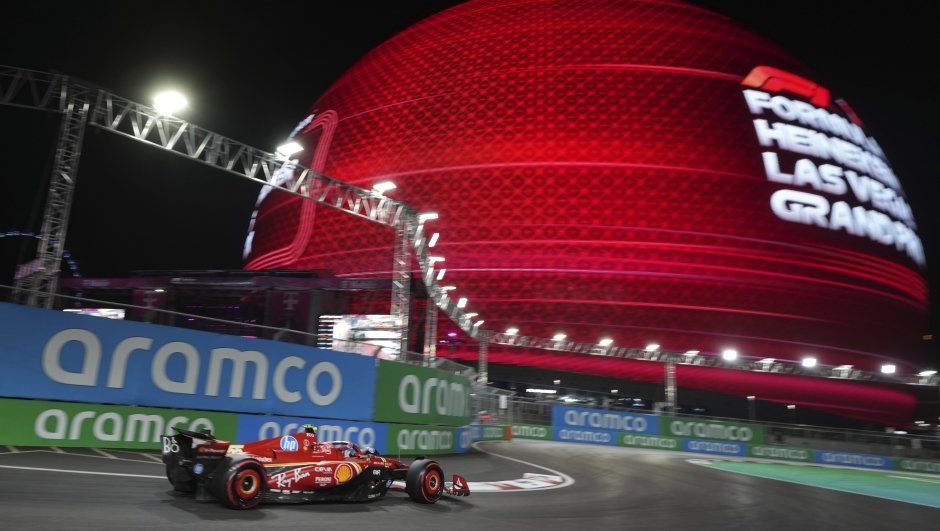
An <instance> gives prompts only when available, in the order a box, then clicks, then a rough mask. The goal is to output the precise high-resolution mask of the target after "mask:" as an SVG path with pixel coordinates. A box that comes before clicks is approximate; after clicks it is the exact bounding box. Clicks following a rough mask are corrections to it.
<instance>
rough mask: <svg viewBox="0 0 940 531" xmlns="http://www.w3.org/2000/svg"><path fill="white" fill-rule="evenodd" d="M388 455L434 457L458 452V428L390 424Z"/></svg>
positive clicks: (387, 445)
mask: <svg viewBox="0 0 940 531" xmlns="http://www.w3.org/2000/svg"><path fill="white" fill-rule="evenodd" d="M385 448H386V454H385V455H387V456H389V457H393V456H395V455H399V454H400V455H425V454H427V455H434V454H453V453H456V452H457V428H451V427H448V426H408V425H403V424H389V426H388V442H387V444H386V447H385Z"/></svg>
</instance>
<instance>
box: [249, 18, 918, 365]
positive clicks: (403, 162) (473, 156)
mask: <svg viewBox="0 0 940 531" xmlns="http://www.w3.org/2000/svg"><path fill="white" fill-rule="evenodd" d="M758 67H764V68H763V69H758ZM755 69H758V70H755ZM749 75H751V76H756V77H752V78H751V81H750V82H748V83H750V84H749V85H748V84H747V83H745V84H743V85H742V82H745V79H746V78H748V76H749ZM816 82H818V80H817V78H816V77H815V75H814V74H813V73H812V72H810V71H808V70H807V69H806V68H805V67H804V66H803V65H801V64H800V63H799V62H797V61H796V60H795V59H793V58H792V57H790V56H789V55H788V54H787V53H785V52H784V51H782V50H781V49H780V48H778V47H777V46H775V45H773V44H771V43H770V42H768V41H766V40H764V39H763V38H761V37H759V36H757V35H755V34H754V33H752V32H750V31H748V30H746V29H744V28H742V27H741V26H739V25H738V24H737V23H735V22H733V21H732V20H729V19H727V18H725V17H723V16H720V15H717V14H715V13H712V12H709V11H706V10H703V9H700V8H697V7H693V6H690V5H686V4H682V3H678V2H675V1H652V0H624V1H608V0H582V1H578V2H572V1H567V0H547V1H539V2H532V1H530V0H525V1H523V0H478V1H472V2H468V3H466V4H463V5H460V6H457V7H455V8H452V9H448V10H446V11H444V12H441V13H439V14H437V15H434V16H432V17H430V18H428V19H427V20H424V21H423V22H420V23H418V24H416V25H414V26H412V27H410V28H408V29H407V30H405V31H403V32H401V33H400V34H398V35H397V36H395V37H393V38H392V39H390V40H389V41H387V42H386V43H384V44H382V45H381V46H379V47H378V48H376V49H375V50H373V51H372V52H370V53H369V54H368V55H366V56H365V57H363V58H362V60H360V61H359V62H358V63H357V64H356V65H355V66H353V67H352V68H351V69H350V70H349V71H348V72H347V73H346V74H344V75H343V76H342V77H341V78H340V79H339V80H338V81H336V83H335V84H334V85H333V86H332V87H330V88H329V90H327V91H326V93H325V94H323V95H322V96H321V97H320V98H319V99H318V100H317V101H316V103H315V104H314V106H313V107H312V109H311V111H310V114H311V115H313V119H312V120H311V121H305V123H303V125H302V127H301V128H299V130H298V131H297V134H296V137H295V140H297V141H298V142H300V143H301V144H302V145H304V147H305V151H304V152H303V153H304V156H303V157H302V158H301V162H302V163H305V164H308V165H310V166H311V167H313V168H314V169H317V170H320V171H322V172H323V173H325V174H327V175H330V176H332V177H335V178H338V179H341V180H344V181H347V182H350V183H353V184H356V185H358V186H361V187H364V188H370V187H372V186H373V185H374V184H375V183H377V182H382V181H391V182H393V183H394V184H395V185H396V186H397V188H395V189H394V190H392V191H390V192H388V193H387V195H388V196H389V197H392V198H395V199H401V200H403V201H405V202H406V203H408V204H410V205H412V206H414V207H416V208H418V209H419V210H420V211H422V212H436V213H438V214H439V216H440V217H439V219H437V220H435V221H431V222H428V224H427V228H428V232H429V233H435V232H437V233H439V234H440V239H439V241H438V242H437V245H436V246H435V247H434V249H433V254H435V255H439V256H442V257H444V258H445V261H444V262H442V263H438V264H437V266H438V267H437V269H438V271H440V270H441V269H446V273H445V276H444V278H443V280H442V284H444V285H454V286H456V287H457V289H456V290H455V291H453V292H451V295H452V296H454V297H466V298H467V299H468V300H469V303H468V305H467V308H466V309H467V310H468V311H471V312H476V313H478V314H479V317H477V318H476V319H484V320H485V321H486V323H485V324H484V325H483V328H485V329H491V330H496V331H503V330H505V329H507V328H517V329H519V331H520V333H521V334H525V335H532V336H542V337H552V336H554V335H556V334H565V335H566V336H567V338H568V339H570V340H576V341H587V342H598V341H599V340H601V339H604V338H609V339H612V340H613V343H614V344H615V345H621V346H635V347H644V346H646V345H649V344H657V345H660V348H662V349H664V350H672V351H687V350H697V351H701V352H703V353H707V352H712V353H718V352H722V351H724V350H725V349H734V350H736V351H737V352H738V353H739V354H740V355H741V356H753V357H760V358H777V359H790V360H799V359H801V358H803V357H807V356H812V357H816V358H818V360H819V363H820V364H826V365H842V364H851V365H854V366H856V367H861V368H869V369H871V368H876V367H877V366H879V365H881V363H882V362H883V361H885V360H891V361H899V362H901V367H900V368H899V370H901V369H903V368H905V367H906V368H912V367H913V365H906V366H905V362H909V363H913V362H914V361H915V360H917V359H919V357H920V355H921V334H922V328H923V325H924V321H925V312H926V307H927V292H926V284H925V282H924V279H923V277H922V275H921V273H920V267H921V266H922V260H921V259H920V257H918V256H917V253H916V246H917V243H916V242H913V240H910V236H911V234H915V235H916V233H915V232H911V233H910V234H907V233H904V236H903V237H904V238H907V240H906V241H904V242H902V241H901V239H902V236H901V234H902V232H903V230H905V229H903V227H900V225H898V223H902V222H906V223H907V225H906V226H908V227H909V228H910V227H913V224H912V220H902V219H901V218H902V217H904V216H901V215H898V211H897V209H895V210H892V212H891V213H887V214H885V215H889V214H890V216H889V217H890V219H889V220H888V221H885V219H884V218H882V217H877V216H879V215H874V216H876V217H875V218H871V217H868V218H864V219H863V220H862V221H858V222H857V223H861V225H858V224H856V225H851V226H846V223H852V221H851V220H849V221H846V219H847V218H845V212H847V211H848V212H850V216H851V215H856V214H853V213H854V212H855V211H854V210H851V209H854V208H855V207H861V208H862V211H861V214H857V215H862V216H863V217H864V216H865V215H868V216H873V214H865V213H866V212H867V211H882V212H883V213H885V212H887V209H886V207H884V205H882V208H881V209H880V210H879V208H876V207H875V206H873V203H872V198H869V199H868V200H867V201H866V200H864V199H865V197H864V191H863V192H856V191H855V188H854V187H853V186H851V184H852V183H850V182H849V181H848V179H847V177H846V176H847V175H848V174H847V171H848V170H850V169H851V168H854V167H855V166H853V165H852V164H854V162H853V163H847V162H846V161H847V160H848V159H847V158H846V157H848V156H849V155H846V153H841V154H839V155H838V156H836V155H833V154H830V155H829V158H827V156H826V155H820V154H819V153H821V152H813V153H815V155H814V154H812V153H810V154H807V153H806V152H803V153H800V148H799V146H798V144H799V139H797V140H793V139H792V138H791V139H790V140H791V144H790V145H789V149H784V148H782V147H781V145H782V144H781V142H782V140H776V141H773V142H776V143H773V142H772V145H770V146H764V145H761V144H760V143H759V137H758V134H757V129H756V128H757V127H758V126H757V125H756V124H755V120H766V121H767V127H772V126H773V125H774V124H775V123H777V124H784V125H791V126H795V127H802V128H803V130H808V131H810V132H811V133H812V134H813V135H816V134H817V133H818V134H824V135H826V136H827V138H830V139H831V138H838V137H839V136H840V135H839V134H838V131H836V129H834V127H835V126H832V125H831V124H830V125H825V124H823V123H822V122H819V123H816V122H812V120H817V119H819V120H826V119H828V120H830V121H838V120H842V122H840V123H841V124H842V126H844V125H845V124H847V123H854V124H857V125H859V126H860V124H861V121H860V120H859V119H858V118H857V117H856V116H855V115H854V113H852V111H851V109H850V108H849V107H848V106H847V105H846V104H844V102H841V101H839V100H837V98H836V97H835V96H836V95H835V94H833V95H832V96H831V97H830V96H829V92H828V90H827V89H832V88H833V87H818V86H816V85H815V83H816ZM745 90H756V91H759V92H761V93H763V94H764V95H766V99H765V100H762V101H763V102H764V105H765V107H764V108H762V109H759V112H755V111H754V110H753V109H751V108H750V107H749V104H748V101H747V100H746V98H745V95H744V94H745V93H744V91H745ZM777 96H780V97H782V98H785V99H786V102H789V103H781V102H783V100H772V101H773V102H774V103H773V105H775V106H784V107H781V108H783V110H782V111H780V110H779V109H776V107H775V108H774V109H772V108H771V99H772V98H775V97H777ZM823 96H825V97H823ZM761 97H763V96H761ZM796 102H799V103H800V105H798V104H797V103H796ZM778 103H779V105H777V104H778ZM787 105H789V107H786V106H787ZM804 105H810V106H814V107H805V106H804ZM775 109H776V110H775ZM793 109H796V110H795V111H794V110H793ZM801 109H802V110H801ZM807 109H809V110H813V112H816V113H817V114H816V115H814V116H816V117H815V118H812V116H810V118H812V119H811V120H810V122H811V123H810V122H806V120H804V117H803V115H802V114H800V116H799V118H797V117H796V114H792V116H791V119H789V120H788V119H787V118H786V116H785V115H786V114H787V113H790V112H791V111H793V113H796V111H800V112H801V113H802V112H803V111H806V112H809V110H807ZM814 109H822V110H824V111H825V112H826V113H828V114H826V115H822V114H819V113H818V112H817V111H815V110H814ZM775 112H780V113H782V114H783V115H784V116H782V117H781V115H777V114H774V113H775ZM830 115H831V116H838V117H840V118H838V119H836V118H827V116H830ZM807 116H809V115H807ZM807 119H809V118H807ZM833 123H835V122H833ZM837 125H838V124H837ZM842 126H840V127H842ZM781 127H783V126H781ZM849 127H852V126H849ZM827 128H828V130H827ZM791 129H792V128H791ZM853 130H854V129H853ZM781 131H783V129H781ZM787 131H789V133H787V134H790V133H792V134H793V135H797V136H799V134H798V133H799V131H797V130H795V129H794V130H792V131H791V130H790V129H788V130H787ZM793 131H797V132H796V133H793ZM851 132H852V131H851V130H848V129H846V130H845V131H842V133H843V134H842V140H844V141H846V142H850V143H851V141H852V139H851V138H849V136H851V135H850V133H851ZM846 133H849V135H848V136H847V135H846ZM781 134H783V133H781ZM813 138H816V139H817V140H818V138H819V137H817V136H814V137H813ZM807 142H809V141H807ZM828 142H838V141H833V140H828ZM855 144H859V142H858V138H855ZM862 144H863V145H862V146H861V148H862V149H868V150H869V151H872V150H876V151H878V150H877V148H875V147H872V145H871V144H865V143H864V142H862ZM827 145H828V144H827ZM839 145H841V144H838V145H836V147H834V148H832V149H833V150H835V149H836V148H838V147H839ZM857 147H858V146H857ZM806 149H809V148H806ZM813 149H816V148H813ZM819 149H822V148H819ZM827 149H828V148H827ZM840 149H841V148H840ZM845 150H850V148H848V147H845ZM804 151H805V150H804ZM766 152H774V153H775V155H774V157H775V158H774V160H775V161H776V163H777V164H778V170H779V172H778V174H784V175H789V176H790V177H791V180H792V179H795V180H794V182H792V183H785V182H782V181H780V180H779V179H777V180H772V179H771V178H770V175H769V174H770V169H768V166H767V165H766V164H765V163H766V157H765V156H764V155H763V154H764V153H766ZM869 154H870V153H869ZM840 157H841V158H840ZM881 157H883V156H881ZM801 158H802V159H806V160H810V161H811V162H812V164H813V168H814V171H816V172H817V177H816V178H815V179H816V180H815V181H814V180H813V178H812V177H811V176H810V177H806V175H803V177H802V178H800V177H799V175H798V174H799V172H797V171H796V170H797V169H798V168H796V166H797V163H798V161H799V160H800V159H801ZM837 159H838V160H837ZM879 160H880V159H879ZM849 162H852V161H849ZM855 162H857V161H855ZM882 163H883V164H885V167H888V166H886V161H882ZM826 164H828V165H829V166H834V167H838V168H839V171H840V172H842V173H840V174H839V175H837V176H836V177H832V179H833V181H832V182H830V181H829V180H826V179H822V180H820V178H819V174H820V173H823V174H825V172H824V171H823V169H822V167H823V166H824V165H826ZM868 164H875V163H874V162H872V161H868ZM850 167H851V168H850ZM888 168H889V171H890V167H888ZM804 170H806V168H804ZM800 171H803V170H800ZM806 171H808V170H806ZM828 171H829V176H830V177H831V176H832V172H833V171H835V170H828ZM873 171H875V170H872V172H873ZM877 171H879V172H880V175H881V177H880V178H879V179H876V178H875V176H874V174H873V175H869V176H865V175H863V172H862V171H860V170H858V169H856V170H855V174H856V176H857V178H856V179H855V181H853V182H854V183H855V184H857V183H858V182H861V181H859V179H861V177H863V176H864V177H866V178H869V179H870V180H872V181H874V180H877V181H878V182H880V183H882V184H881V186H882V188H886V185H885V184H884V183H885V182H887V181H888V180H890V177H886V175H887V174H885V173H884V168H883V167H879V168H878V169H877ZM872 172H869V173H872ZM794 175H797V178H794V177H793V176H794ZM835 180H839V181H840V182H842V183H843V184H842V188H844V190H843V191H842V193H837V192H838V191H839V190H841V189H842V188H839V186H838V185H835V184H832V183H833V182H835ZM865 182H868V181H865ZM876 185H877V183H876ZM876 185H872V186H876ZM887 188H890V186H887ZM780 190H789V192H783V193H782V194H783V195H780V194H777V192H779V191H780ZM793 191H795V192H800V193H803V194H807V195H798V194H797V195H794V194H792V192H793ZM860 193H861V195H862V196H860V195H859V194H860ZM894 193H895V199H897V198H900V199H897V200H898V201H902V202H903V191H901V190H900V188H899V187H896V189H895V190H894ZM787 194H789V195H787ZM872 194H874V192H872ZM808 196H813V197H821V198H823V199H824V200H825V201H826V204H827V206H826V210H827V214H826V215H822V214H820V212H821V210H820V209H821V208H822V207H821V206H820V205H815V204H814V203H813V201H816V200H815V199H808ZM794 198H796V199H794ZM800 198H803V199H800ZM800 201H803V203H801V202H800ZM807 201H808V202H809V203H806V202H807ZM775 202H776V203H775ZM839 202H843V203H845V204H844V205H840V206H836V204H837V203H839ZM895 203H896V204H895V206H897V204H900V203H897V201H896V202H895ZM905 204H906V203H905ZM259 205H260V206H259V210H258V212H257V218H256V220H255V221H254V223H253V233H252V236H251V240H250V252H249V254H248V255H247V261H246V267H247V268H248V269H274V268H287V269H326V270H331V271H332V272H333V273H334V274H336V275H337V276H341V277H342V276H348V277H368V276H379V277H388V276H389V273H390V270H391V264H392V254H391V253H392V247H391V242H392V234H391V231H390V230H389V229H387V228H383V227H380V226H377V225H374V224H370V223H369V222H368V221H364V220H361V219H357V218H354V217H352V216H348V215H345V214H343V213H341V212H339V211H336V210H333V209H330V208H326V207H315V206H313V204H312V203H311V202H305V201H303V200H301V199H299V198H297V197H294V196H288V195H286V194H277V193H274V194H270V195H267V196H265V197H264V198H263V200H262V201H261V202H260V203H259ZM774 205H776V206H774ZM794 205H796V206H794ZM814 208H815V209H816V210H815V211H814V210H813V209H814ZM775 209H776V210H775ZM840 209H841V210H840ZM846 209H850V210H846ZM801 212H802V213H801ZM813 212H816V214H819V215H816V214H813ZM786 216H789V219H785V217H786ZM801 216H803V217H801ZM838 216H841V218H840V220H841V221H840V222H839V223H837V222H836V221H833V220H834V219H835V218H836V217H838ZM881 222H884V223H889V222H890V223H889V224H890V225H891V226H887V225H886V227H887V228H885V229H884V230H895V229H896V230H897V231H901V232H897V233H896V234H895V236H894V237H895V240H897V241H896V242H895V241H894V240H892V242H889V243H885V241H876V239H875V238H876V236H872V235H870V234H868V235H866V233H865V232H864V231H865V230H866V227H868V226H869V225H870V227H868V229H869V232H871V230H875V229H872V227H875V226H876V225H878V223H881ZM840 223H841V225H840ZM866 224H868V225H866ZM892 227H894V228H892ZM911 230H912V231H913V230H914V229H911ZM856 232H857V233H856ZM895 243H896V244H895ZM921 256H922V255H921ZM919 262H921V263H919ZM453 330H454V328H453V327H450V326H449V325H446V324H442V326H441V327H440V330H439V333H440V335H441V337H445V338H446V334H447V333H448V332H451V331H453Z"/></svg>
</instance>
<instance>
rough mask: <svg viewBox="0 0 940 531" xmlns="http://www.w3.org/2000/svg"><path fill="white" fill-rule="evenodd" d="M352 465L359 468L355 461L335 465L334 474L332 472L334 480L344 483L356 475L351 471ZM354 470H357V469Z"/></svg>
mask: <svg viewBox="0 0 940 531" xmlns="http://www.w3.org/2000/svg"><path fill="white" fill-rule="evenodd" d="M353 467H356V468H359V467H358V466H356V465H355V463H343V464H341V465H339V466H338V467H336V474H334V475H333V477H335V478H336V481H338V482H339V483H346V482H347V481H349V480H350V479H352V478H353V476H355V475H356V474H355V473H353ZM356 472H358V470H357V471H356Z"/></svg>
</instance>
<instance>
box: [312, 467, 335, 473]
mask: <svg viewBox="0 0 940 531" xmlns="http://www.w3.org/2000/svg"><path fill="white" fill-rule="evenodd" d="M313 470H314V472H332V471H333V467H330V466H316V467H313Z"/></svg>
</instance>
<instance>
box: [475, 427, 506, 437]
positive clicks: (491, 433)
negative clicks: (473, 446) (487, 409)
mask: <svg viewBox="0 0 940 531" xmlns="http://www.w3.org/2000/svg"><path fill="white" fill-rule="evenodd" d="M480 440H481V441H505V440H506V425H505V424H481V425H480Z"/></svg>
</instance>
